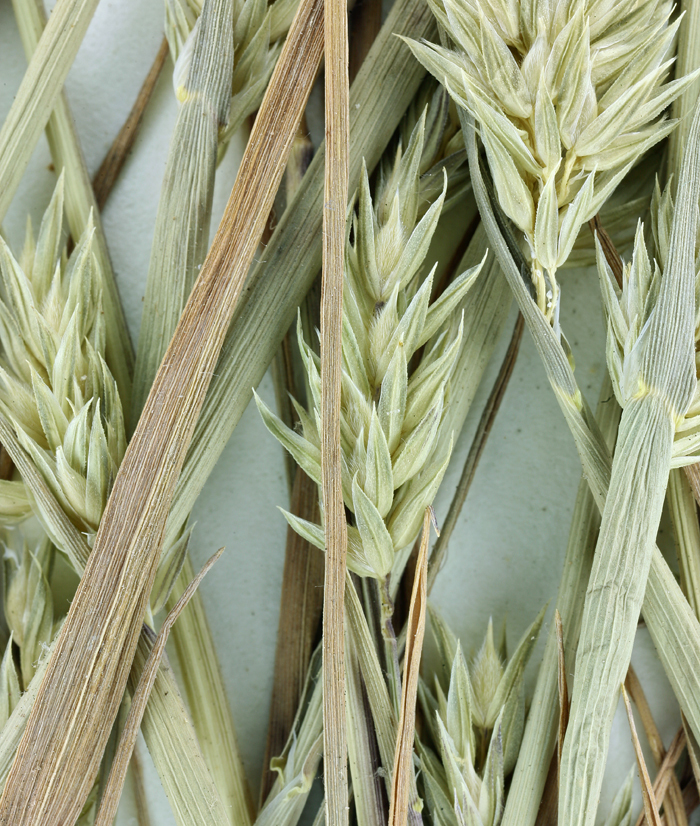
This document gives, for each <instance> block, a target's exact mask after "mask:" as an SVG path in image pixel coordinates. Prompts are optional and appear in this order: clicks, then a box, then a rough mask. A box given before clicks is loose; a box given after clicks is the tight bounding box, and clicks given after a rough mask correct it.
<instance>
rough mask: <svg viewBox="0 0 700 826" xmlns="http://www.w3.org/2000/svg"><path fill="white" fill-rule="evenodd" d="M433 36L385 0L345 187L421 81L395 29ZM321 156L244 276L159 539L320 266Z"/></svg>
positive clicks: (223, 438)
mask: <svg viewBox="0 0 700 826" xmlns="http://www.w3.org/2000/svg"><path fill="white" fill-rule="evenodd" d="M434 31H435V22H434V20H433V18H432V16H431V14H430V11H429V10H428V9H427V8H426V6H425V3H424V2H423V0H398V2H396V3H395V4H394V6H393V8H392V10H391V12H390V13H389V16H388V18H387V20H386V22H385V23H384V26H383V27H382V31H381V32H380V34H379V36H378V37H377V40H376V42H375V44H374V45H373V47H372V49H371V51H370V54H369V55H368V57H367V59H366V60H365V62H364V64H363V66H362V69H361V70H360V72H359V74H358V76H357V79H356V81H355V83H354V84H353V88H352V90H351V97H350V134H351V135H352V144H351V148H350V177H349V186H350V189H351V190H352V189H354V188H355V186H356V185H357V183H358V181H359V179H360V170H361V166H362V158H363V157H364V158H365V161H366V164H367V168H368V169H373V168H374V166H375V165H376V163H377V161H378V160H379V157H380V156H381V154H382V152H383V151H384V148H385V146H386V145H387V143H388V142H389V139H390V138H391V136H392V135H393V133H394V130H395V129H396V126H397V125H398V122H399V120H400V118H401V116H402V115H403V113H404V111H405V110H406V108H407V107H408V105H409V103H410V102H411V100H412V99H413V97H414V95H415V94H416V92H417V90H418V86H419V84H420V81H421V79H422V78H423V76H424V70H423V69H422V68H421V67H420V66H419V65H418V64H417V63H416V61H415V60H413V58H412V57H411V55H410V53H408V52H407V50H406V48H405V46H404V45H403V44H402V43H401V42H400V41H399V40H398V38H396V37H395V33H399V34H404V35H406V36H408V35H409V33H413V34H412V35H411V36H415V37H423V36H429V35H430V34H431V33H432V32H434ZM358 106H359V108H358ZM323 157H324V149H323V148H320V149H319V150H318V152H317V153H316V156H315V157H314V160H313V161H312V162H311V166H310V167H309V170H308V172H307V174H306V175H305V176H304V179H303V180H302V183H301V186H300V187H299V190H298V192H297V193H296V195H295V197H294V200H293V202H292V203H291V204H290V205H289V207H288V209H287V210H286V211H285V214H284V215H283V216H282V218H281V220H280V222H279V224H278V225H277V228H276V229H275V232H274V233H273V236H272V238H271V239H270V243H269V244H268V246H267V247H266V249H265V257H264V260H263V261H261V262H259V263H258V264H257V265H256V267H255V269H254V270H253V272H252V273H251V276H250V278H249V280H248V287H247V290H246V295H247V300H246V302H245V304H244V305H243V307H242V308H241V310H240V312H238V313H237V314H236V317H235V319H234V323H233V325H232V327H231V330H230V332H229V335H228V336H227V340H226V344H225V346H224V349H223V350H222V353H221V358H220V360H219V364H218V365H217V367H216V376H215V377H214V378H213V379H212V384H211V387H210V390H209V394H208V396H207V400H206V403H205V407H204V409H203V411H202V416H201V418H200V421H199V425H198V427H197V428H196V430H195V436H194V438H193V445H192V449H191V451H190V454H189V456H188V459H187V461H186V463H185V466H184V468H183V472H182V476H181V479H180V482H179V484H178V487H177V490H176V494H175V498H174V500H173V513H172V515H171V518H170V524H169V528H168V535H171V534H173V535H177V533H178V531H179V526H180V525H182V524H183V522H184V521H185V520H186V519H187V517H188V515H189V513H190V511H191V510H192V506H193V504H194V501H195V500H196V498H197V496H198V495H199V492H200V491H201V489H202V487H203V485H204V482H205V481H206V479H207V478H208V476H209V474H210V472H211V470H212V468H213V466H214V465H215V463H216V461H217V459H218V457H219V455H220V453H221V450H222V449H223V446H224V445H225V444H226V442H227V441H228V438H229V437H230V435H231V433H232V432H233V429H234V427H235V426H236V424H237V423H238V421H239V419H240V417H241V416H242V415H243V411H244V410H245V408H246V406H247V405H248V403H249V401H250V400H251V398H252V391H251V388H252V387H255V386H257V385H258V384H259V382H260V380H261V379H262V377H263V375H264V373H265V370H266V369H267V366H268V365H269V363H270V362H271V361H272V358H273V356H274V354H275V352H276V351H277V348H278V346H279V343H280V341H281V340H282V337H283V336H284V334H285V333H286V331H287V330H288V329H289V327H290V325H291V323H292V322H293V320H294V315H295V311H296V308H297V307H298V306H299V304H300V303H301V301H302V300H303V298H304V295H305V294H306V293H307V291H308V289H309V287H310V286H311V284H312V283H313V280H314V278H315V277H316V275H317V274H318V272H319V270H320V264H321V215H322V204H323V163H324V161H323ZM222 410H226V412H227V414H226V415H225V416H222V415H221V412H222Z"/></svg>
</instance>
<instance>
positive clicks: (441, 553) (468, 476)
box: [428, 313, 524, 591]
mask: <svg viewBox="0 0 700 826" xmlns="http://www.w3.org/2000/svg"><path fill="white" fill-rule="evenodd" d="M523 329H524V322H523V317H522V315H520V313H518V318H517V320H516V322H515V326H514V327H513V334H512V336H511V339H510V344H509V345H508V349H507V350H506V354H505V356H504V357H503V362H502V363H501V367H500V370H499V371H498V375H497V376H496V381H495V382H494V384H493V387H492V388H491V392H490V394H489V397H488V399H487V400H486V405H485V406H484V409H483V411H482V413H481V418H480V419H479V424H478V425H477V428H476V433H475V434H474V438H473V440H472V443H471V447H470V448H469V453H468V454H467V458H466V460H465V462H464V468H463V469H462V475H461V477H460V479H459V482H458V484H457V488H456V490H455V493H454V496H453V497H452V501H451V502H450V508H449V510H448V511H447V517H446V518H445V522H444V524H443V526H442V530H441V531H440V536H439V537H438V540H437V542H436V543H435V547H434V548H433V552H432V554H431V555H430V565H429V567H428V591H430V589H431V588H432V587H433V583H434V582H435V577H436V576H437V575H438V573H439V572H440V568H441V566H442V565H443V563H444V560H445V554H446V553H447V546H448V544H449V541H450V537H451V536H452V531H453V530H454V527H455V525H456V524H457V519H458V518H459V514H460V513H461V511H462V507H463V505H464V502H465V501H466V498H467V494H468V493H469V488H470V487H471V485H472V482H473V481H474V476H475V474H476V469H477V467H478V465H479V459H481V455H482V453H483V452H484V448H485V447H486V442H487V441H488V438H489V434H490V433H491V429H492V428H493V423H494V422H495V421H496V416H497V414H498V410H499V408H500V406H501V402H502V401H503V397H504V396H505V393H506V390H507V389H508V383H509V381H510V377H511V376H512V375H513V369H514V368H515V362H516V360H517V358H518V352H519V351H520V342H521V341H522V337H523Z"/></svg>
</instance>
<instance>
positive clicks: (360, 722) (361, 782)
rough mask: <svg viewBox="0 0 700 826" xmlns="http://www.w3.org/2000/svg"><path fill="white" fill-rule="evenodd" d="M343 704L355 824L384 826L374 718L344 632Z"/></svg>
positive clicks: (385, 814) (355, 657)
mask: <svg viewBox="0 0 700 826" xmlns="http://www.w3.org/2000/svg"><path fill="white" fill-rule="evenodd" d="M345 651H346V679H345V684H346V689H347V693H346V706H347V718H348V729H347V731H348V757H349V762H350V779H351V780H352V796H353V801H354V804H355V814H356V817H357V824H358V826H386V823H387V812H386V811H385V808H384V800H385V795H384V790H383V789H382V784H383V781H382V779H381V777H380V775H379V773H378V771H377V770H378V769H379V768H380V767H381V762H380V759H379V755H378V754H377V753H376V752H377V745H376V738H375V736H374V722H373V720H372V715H371V712H370V708H369V703H368V702H367V699H366V695H365V689H364V685H363V683H362V675H361V672H360V664H359V661H358V659H357V653H356V651H355V646H354V644H353V641H352V638H351V637H349V636H348V635H347V633H346V639H345Z"/></svg>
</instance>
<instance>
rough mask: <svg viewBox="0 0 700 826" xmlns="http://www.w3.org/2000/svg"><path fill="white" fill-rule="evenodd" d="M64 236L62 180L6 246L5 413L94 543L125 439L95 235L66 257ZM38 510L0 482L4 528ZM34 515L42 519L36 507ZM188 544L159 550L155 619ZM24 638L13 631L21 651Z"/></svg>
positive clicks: (1, 302)
mask: <svg viewBox="0 0 700 826" xmlns="http://www.w3.org/2000/svg"><path fill="white" fill-rule="evenodd" d="M62 230H63V176H61V177H60V178H59V180H58V183H57V185H56V188H55V191H54V194H53V196H52V198H51V201H50V203H49V206H48V208H47V210H46V213H45V215H44V218H43V220H42V223H41V228H40V230H39V235H38V238H37V239H36V240H35V239H34V236H33V232H32V229H31V225H28V228H27V235H26V240H25V244H24V248H23V250H22V254H21V255H20V256H19V261H18V260H17V259H16V258H15V257H14V256H13V254H12V252H11V251H10V249H9V247H8V246H7V244H6V243H5V241H4V240H3V239H2V238H0V277H1V282H0V344H1V345H2V350H1V351H0V409H1V410H2V411H3V412H4V413H5V415H7V417H8V418H9V419H10V420H11V422H12V423H13V425H14V428H15V431H16V433H17V436H18V439H19V441H20V442H21V444H22V446H23V447H24V448H25V450H27V452H28V453H29V454H30V456H31V458H32V460H33V461H34V464H35V465H36V468H37V470H38V471H39V472H40V473H41V475H42V476H43V477H44V479H45V481H46V482H47V484H48V486H49V488H50V489H51V491H52V493H53V494H54V496H55V497H56V499H57V500H58V502H59V504H60V505H61V507H62V508H63V510H64V511H65V513H66V515H67V516H68V517H69V519H70V520H71V521H72V522H73V524H74V525H75V526H76V527H77V528H78V529H79V530H80V531H81V532H83V533H84V534H86V536H87V538H88V542H92V540H93V538H94V536H95V534H96V532H97V528H98V526H99V524H100V519H101V518H102V513H103V511H104V508H105V506H106V504H107V499H108V497H109V494H110V491H111V489H112V484H113V482H114V479H115V477H116V475H117V471H118V469H119V465H120V463H121V460H122V458H123V456H124V452H125V449H126V434H125V431H124V419H123V415H122V406H121V401H120V398H119V392H118V389H117V385H116V382H115V381H114V378H113V377H112V374H111V373H110V371H109V368H108V367H107V365H106V363H105V360H104V357H103V354H104V350H105V335H104V322H103V316H102V309H101V294H102V275H101V271H100V267H99V264H98V261H97V258H96V257H95V255H94V252H93V247H92V243H93V233H94V230H93V227H92V226H91V225H88V227H86V229H85V231H84V232H83V234H82V236H81V238H80V240H79V241H78V244H77V245H76V247H75V249H74V250H73V252H72V254H71V256H70V258H68V256H67V254H66V247H65V237H64V234H63V231H62ZM33 506H34V501H33V497H32V495H31V492H30V491H29V490H28V489H27V488H26V487H25V486H24V484H23V482H22V481H20V480H19V479H12V480H10V481H3V482H2V483H0V524H2V525H5V526H7V525H11V524H15V523H17V522H21V521H22V520H24V519H26V518H27V517H28V516H30V515H31V513H32V509H33ZM36 515H37V516H38V517H39V519H41V518H42V515H41V512H40V509H39V508H36ZM45 527H46V528H47V531H48V533H49V535H50V534H51V531H50V529H49V527H50V526H48V525H47V526H45ZM189 536H190V531H189V530H187V529H183V530H182V531H181V532H180V534H179V535H178V536H177V537H176V539H175V541H174V542H172V543H168V544H167V546H166V547H165V548H164V549H163V553H162V556H161V562H160V566H159V569H158V573H157V576H156V581H155V584H154V589H153V592H152V595H151V610H152V611H154V612H156V611H158V610H160V608H162V607H163V605H164V604H165V601H166V599H167V597H168V594H169V593H170V591H171V589H172V586H173V583H174V582H175V580H176V579H177V576H178V574H179V572H180V569H181V567H182V564H183V561H184V556H185V552H186V549H187V543H188V541H189ZM20 556H21V555H20ZM21 567H22V566H21V565H20V568H21ZM20 639H21V638H20V636H19V633H18V632H17V631H15V642H16V643H17V644H18V645H21V643H20ZM27 656H31V654H28V655H27Z"/></svg>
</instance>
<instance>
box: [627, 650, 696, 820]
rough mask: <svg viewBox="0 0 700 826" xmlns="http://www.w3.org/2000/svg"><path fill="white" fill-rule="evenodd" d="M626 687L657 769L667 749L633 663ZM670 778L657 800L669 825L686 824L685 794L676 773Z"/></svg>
mask: <svg viewBox="0 0 700 826" xmlns="http://www.w3.org/2000/svg"><path fill="white" fill-rule="evenodd" d="M625 688H626V689H627V693H628V694H629V696H630V699H631V700H632V702H633V703H634V704H635V706H636V708H637V713H638V714H639V717H640V719H641V721H642V726H643V728H644V733H645V734H646V737H647V741H648V743H649V747H650V748H651V753H652V754H653V755H654V762H655V763H656V766H657V769H659V768H660V767H661V766H662V765H663V762H664V759H665V757H666V749H665V748H664V743H663V740H662V739H661V734H660V733H659V729H658V728H657V726H656V723H655V722H654V718H653V716H652V713H651V709H650V708H649V703H648V702H647V698H646V694H645V693H644V689H643V688H642V684H641V683H640V682H639V677H637V674H636V672H635V670H634V669H633V668H632V666H631V665H630V667H629V668H628V669H627V677H626V678H625ZM669 779H670V785H669V789H668V794H667V795H666V799H664V798H663V797H661V796H660V795H657V800H658V802H659V805H663V807H664V814H665V816H666V823H667V826H674V824H676V826H685V824H686V823H687V820H686V817H685V806H684V805H683V794H682V792H681V787H680V784H679V782H678V778H677V777H676V776H675V774H673V773H671V775H670V777H669Z"/></svg>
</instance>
